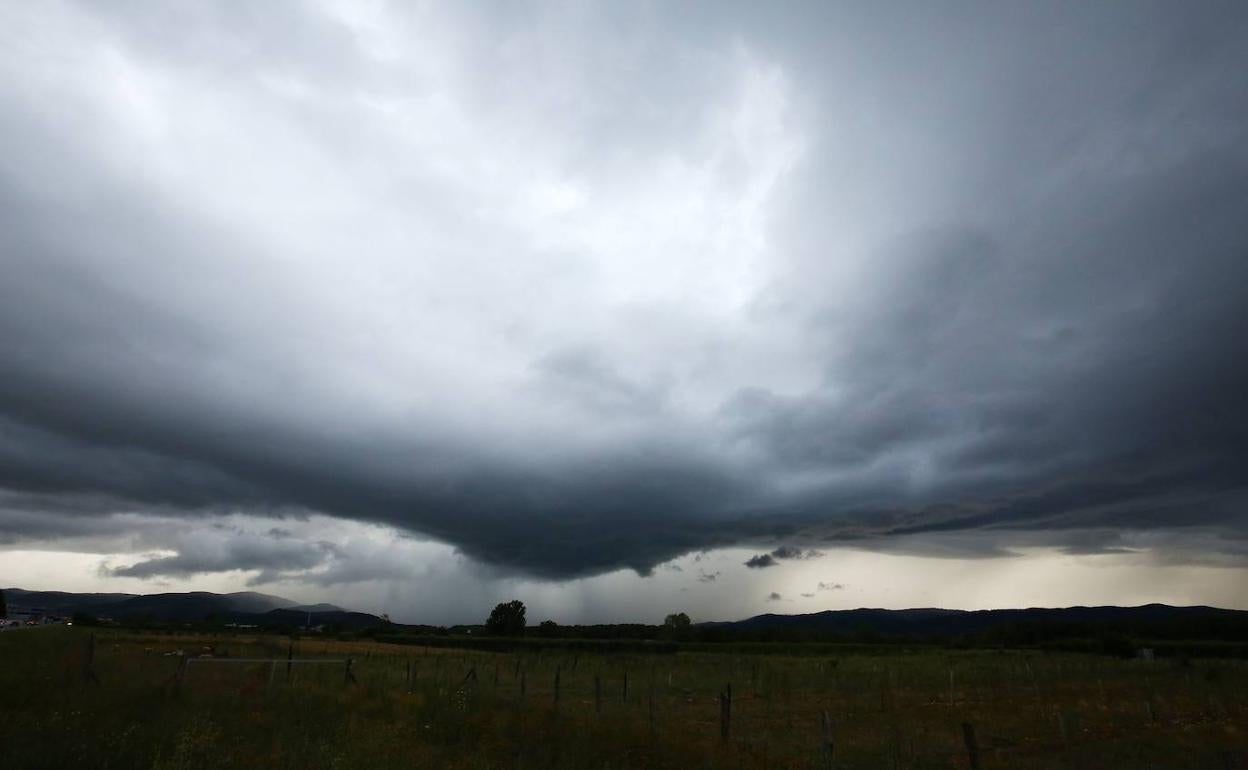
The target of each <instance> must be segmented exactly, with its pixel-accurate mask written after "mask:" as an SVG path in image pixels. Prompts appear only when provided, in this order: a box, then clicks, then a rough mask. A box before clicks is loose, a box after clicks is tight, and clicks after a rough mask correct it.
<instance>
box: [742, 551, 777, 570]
mask: <svg viewBox="0 0 1248 770" xmlns="http://www.w3.org/2000/svg"><path fill="white" fill-rule="evenodd" d="M779 563H780V562H778V561H776V559H775V557H773V556H772V555H771V554H769V553H758V554H754V555H753V556H751V557H750V558H749V559H747V560H746V561H745V566H747V567H749V568H750V569H766V568H768V567H775V566H777V565H778V564H779Z"/></svg>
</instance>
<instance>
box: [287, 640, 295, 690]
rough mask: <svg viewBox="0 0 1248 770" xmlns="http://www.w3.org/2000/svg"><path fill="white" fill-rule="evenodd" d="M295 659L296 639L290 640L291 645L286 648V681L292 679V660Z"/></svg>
mask: <svg viewBox="0 0 1248 770" xmlns="http://www.w3.org/2000/svg"><path fill="white" fill-rule="evenodd" d="M294 659H295V640H294V639H291V640H290V645H289V646H288V647H287V648H286V681H287V682H289V681H290V673H291V669H292V668H294V665H293V664H292V661H293V660H294Z"/></svg>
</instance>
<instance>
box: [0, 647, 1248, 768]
mask: <svg viewBox="0 0 1248 770" xmlns="http://www.w3.org/2000/svg"><path fill="white" fill-rule="evenodd" d="M775 649H776V652H775V654H760V653H759V651H757V650H755V651H753V652H752V653H741V652H739V651H730V652H707V651H684V650H678V649H676V648H664V651H663V652H661V653H659V654H655V653H653V652H651V651H644V650H642V651H638V650H635V649H633V650H631V651H630V649H629V648H625V649H624V650H623V651H609V648H601V649H598V648H590V649H576V648H561V647H551V648H543V647H540V646H536V647H532V648H523V649H518V650H512V651H508V652H491V651H485V650H474V649H461V648H440V647H432V646H425V645H419V644H403V645H400V644H390V643H384V642H378V641H374V640H347V641H344V640H338V639H324V638H321V639H295V640H292V639H290V638H288V637H284V636H277V635H265V634H256V635H240V634H231V633H225V632H213V633H183V634H177V633H168V632H166V633H155V632H137V631H131V630H124V629H82V628H76V627H75V628H65V627H55V628H39V629H30V630H21V631H15V632H9V633H4V634H0V692H2V693H3V697H2V698H0V745H2V747H3V749H2V750H3V766H4V767H5V768H33V767H75V768H153V769H161V770H164V769H172V768H179V769H182V768H187V769H189V768H210V767H211V768H216V767H225V768H244V767H254V768H388V767H407V768H425V767H427V768H595V769H602V768H843V769H847V768H890V769H891V768H933V769H934V768H968V767H979V768H1150V767H1152V768H1248V732H1246V730H1248V727H1246V726H1248V664H1245V662H1244V661H1240V660H1217V659H1199V660H1194V661H1190V660H1187V659H1171V660H1157V661H1141V660H1122V659H1116V658H1112V657H1107V656H1104V655H1097V656H1094V655H1086V654H1078V653H1071V652H1060V651H1049V652H1044V651H1034V650H1033V651H1011V650H948V649H937V648H928V649H922V648H916V649H911V650H903V649H898V648H894V647H882V648H879V649H871V648H869V647H866V646H863V645H859V646H856V647H846V648H844V649H839V650H838V649H837V648H835V647H834V646H830V645H829V646H824V647H823V648H821V649H820V650H819V651H818V653H817V654H803V655H791V654H785V653H784V648H783V647H777V648H775ZM179 652H180V653H181V654H178V653H179ZM192 656H194V660H193V662H188V661H189V660H191V657H192ZM198 656H204V657H198ZM208 656H211V657H208ZM257 658H258V659H263V660H276V661H277V662H276V663H268V662H241V661H243V660H249V659H257ZM288 659H289V660H291V661H292V662H291V663H290V665H287V663H286V661H287V660H288ZM348 659H349V660H351V663H350V664H348V663H346V662H342V661H346V660H348ZM300 661H320V662H319V663H310V662H308V663H305V662H300ZM326 661H330V662H326Z"/></svg>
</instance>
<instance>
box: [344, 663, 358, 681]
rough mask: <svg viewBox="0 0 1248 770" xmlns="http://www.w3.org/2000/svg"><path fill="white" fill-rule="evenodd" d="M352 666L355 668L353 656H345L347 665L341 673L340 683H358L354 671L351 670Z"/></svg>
mask: <svg viewBox="0 0 1248 770" xmlns="http://www.w3.org/2000/svg"><path fill="white" fill-rule="evenodd" d="M354 668H355V658H347V665H346V668H345V670H344V671H343V674H342V683H343V684H344V685H348V684H359V682H358V681H357V680H356V678H355V672H354V671H353V670H352V669H354Z"/></svg>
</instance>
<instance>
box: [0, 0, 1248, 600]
mask: <svg viewBox="0 0 1248 770" xmlns="http://www.w3.org/2000/svg"><path fill="white" fill-rule="evenodd" d="M497 10H498V11H499V12H497V13H495V12H494V11H487V10H485V9H484V8H482V9H477V10H474V9H472V8H470V7H459V6H455V5H449V6H444V7H441V8H436V7H435V8H421V9H415V8H411V9H404V8H389V9H385V10H381V9H373V10H365V9H363V8H361V7H359V6H358V4H354V3H342V4H337V3H327V4H316V5H294V4H292V5H277V6H270V5H264V6H256V7H242V6H238V5H234V4H224V3H212V2H209V3H201V4H194V5H181V4H177V5H149V4H146V3H122V4H111V3H110V4H93V3H75V2H65V3H51V4H44V3H39V4H22V3H14V4H9V5H7V6H5V7H4V8H0V135H3V136H4V137H5V141H4V142H3V143H2V146H0V544H4V545H5V546H16V545H20V544H23V543H34V542H41V543H47V542H55V541H58V540H64V541H70V540H75V541H86V540H93V541H96V542H104V541H108V542H114V541H118V542H119V541H121V540H124V541H125V542H126V543H128V544H130V545H134V546H135V547H142V548H144V549H146V550H147V551H150V558H143V559H140V560H139V561H137V562H135V563H133V564H128V565H124V566H119V567H110V569H111V570H112V573H111V574H115V575H118V576H130V577H149V578H150V577H159V576H186V575H192V574H199V573H211V572H222V571H229V570H244V571H251V572H253V573H254V574H256V575H259V576H261V578H260V579H261V580H262V581H263V580H267V579H278V578H280V577H282V576H290V575H296V574H305V573H306V574H308V575H315V576H319V577H316V578H315V579H317V580H320V581H322V582H325V583H333V582H335V581H343V582H350V581H352V580H358V579H364V578H363V577H361V574H363V573H355V572H352V570H355V569H357V568H358V569H360V570H365V571H366V568H367V564H366V562H367V560H368V558H369V557H368V554H370V553H374V552H373V551H362V550H353V548H354V547H352V548H347V547H344V546H343V545H342V544H339V543H335V542H333V541H331V540H328V539H325V538H323V537H318V535H317V533H316V531H315V530H314V528H309V527H306V526H301V527H295V528H294V529H291V528H290V527H287V526H286V525H285V524H284V522H292V521H294V522H299V521H302V522H307V521H310V520H316V521H320V520H341V521H348V522H362V523H366V524H369V525H381V526H384V527H387V528H391V530H392V531H394V532H395V533H398V534H397V535H396V536H399V537H414V538H419V539H427V540H433V541H437V542H440V543H444V544H448V545H450V546H452V547H454V548H455V549H457V551H458V552H459V553H460V554H462V555H463V556H464V557H466V558H467V559H469V560H471V561H472V562H473V563H476V564H479V565H482V568H483V569H488V570H494V571H496V572H497V574H500V575H516V576H527V577H536V578H541V579H549V580H567V579H572V578H579V577H584V576H592V575H598V574H603V573H609V572H612V571H615V570H620V569H630V570H633V571H636V572H637V573H639V574H641V575H648V574H650V573H651V571H652V570H654V568H655V567H656V566H658V565H660V564H663V563H665V562H668V561H669V560H671V559H674V558H677V557H680V556H682V555H685V554H691V553H696V552H700V551H704V550H708V549H716V548H746V549H751V550H755V549H756V550H757V551H758V553H757V554H756V555H754V556H753V557H752V558H750V559H749V560H748V561H746V562H745V566H746V567H750V568H764V567H771V566H775V565H776V564H778V563H780V562H783V561H785V560H795V561H804V560H807V559H812V558H817V557H818V556H819V551H822V550H826V549H830V548H835V547H844V546H852V547H855V548H862V549H867V550H883V551H896V552H905V553H922V554H930V555H945V554H954V555H958V556H960V557H964V558H975V557H980V556H986V555H994V554H1000V553H1006V552H1010V551H1011V549H1015V548H1021V547H1037V546H1043V547H1050V548H1058V549H1063V550H1065V551H1066V552H1069V553H1084V554H1096V553H1128V552H1132V551H1133V549H1137V548H1143V547H1146V548H1149V549H1152V550H1155V551H1156V552H1157V553H1158V554H1159V555H1160V558H1163V559H1170V560H1175V561H1180V562H1201V563H1205V562H1210V563H1225V564H1232V565H1236V566H1239V567H1242V566H1245V565H1246V564H1248V546H1246V543H1248V465H1246V463H1245V459H1246V458H1248V401H1246V400H1245V398H1244V393H1245V392H1248V349H1246V343H1245V341H1244V339H1245V336H1244V334H1243V330H1244V329H1248V259H1246V257H1248V228H1245V226H1244V223H1245V222H1248V91H1246V90H1245V89H1244V87H1243V86H1244V82H1243V75H1242V73H1243V72H1245V71H1248V47H1245V46H1244V45H1243V41H1244V40H1245V39H1248V9H1245V7H1244V6H1243V5H1242V4H1238V3H1218V2H1208V3H1202V4H1200V6H1199V7H1179V6H1178V5H1176V4H1172V3H1149V2H1143V3H1134V4H1131V5H1129V6H1124V5H1118V4H1105V5H1094V6H1080V7H1075V6H1062V5H1059V6H1040V5H1036V6H1019V5H1014V4H1008V5H1006V4H991V3H985V4H980V5H971V6H966V5H944V4H939V5H937V4H928V3H915V4H896V5H894V4H889V5H885V6H880V7H872V6H867V5H864V6H862V7H858V8H852V7H850V8H846V7H832V6H828V5H824V4H811V5H800V4H799V5H796V6H789V7H786V8H784V9H773V10H768V9H764V8H763V7H762V6H754V5H752V4H730V5H726V6H725V5H721V4H718V3H714V4H692V5H683V6H680V7H667V8H664V7H651V8H627V7H605V6H603V7H599V6H582V5H575V4H573V5H568V6H564V5H561V4H552V5H542V6H538V7H532V8H528V9H527V10H526V12H524V13H521V12H519V11H518V10H504V9H497ZM240 517H241V518H240ZM145 527H146V528H148V530H149V531H148V533H147V534H145V535H141V534H140V533H141V531H143V530H144V528H145ZM220 527H224V529H221V528H220ZM140 541H141V542H140ZM136 544H137V545H136ZM357 545H358V544H357ZM353 554H354V557H353ZM352 558H355V560H356V561H355V562H353V561H352ZM353 563H354V564H355V565H356V566H351V565H352V564H353ZM374 564H375V566H376V567H377V570H378V573H377V574H378V575H383V576H384V575H387V574H396V573H395V570H396V569H397V566H396V564H395V563H391V562H387V561H386V560H384V559H380V560H378V561H376V562H375V563H374ZM739 564H740V561H739V559H738V561H737V562H736V565H739ZM728 569H733V570H738V571H740V570H741V567H740V566H732V567H729V568H728ZM785 569H786V570H787V569H790V567H786V568H785ZM783 572H784V571H783V570H776V571H774V572H768V573H767V574H768V576H769V577H770V576H772V575H781V576H782V575H783ZM716 574H718V573H709V572H702V573H699V578H698V579H699V580H700V581H701V582H706V583H710V582H712V581H714V580H715V577H714V576H715V575H716ZM310 579H311V578H310ZM690 579H691V580H692V576H691V577H690ZM721 582H722V581H721ZM826 585H827V587H826V588H825V584H823V583H821V584H820V585H819V592H823V591H833V590H839V589H840V588H841V586H839V585H837V584H832V583H829V584H826ZM790 595H791V593H790ZM803 595H804V596H805V594H803ZM770 597H771V598H770V599H769V600H779V599H780V594H779V593H772V594H771V595H770Z"/></svg>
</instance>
